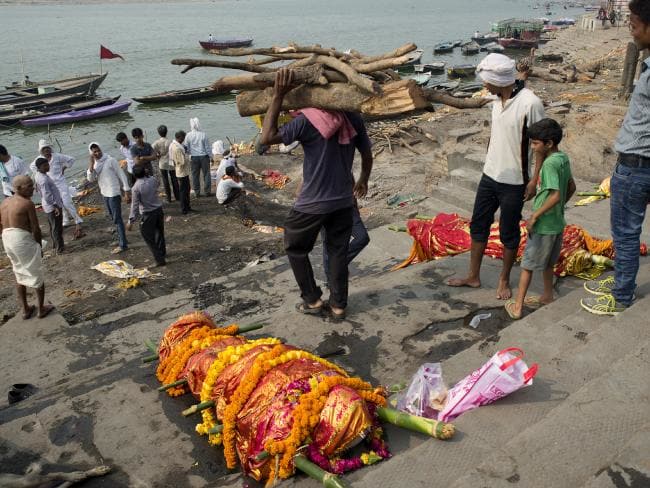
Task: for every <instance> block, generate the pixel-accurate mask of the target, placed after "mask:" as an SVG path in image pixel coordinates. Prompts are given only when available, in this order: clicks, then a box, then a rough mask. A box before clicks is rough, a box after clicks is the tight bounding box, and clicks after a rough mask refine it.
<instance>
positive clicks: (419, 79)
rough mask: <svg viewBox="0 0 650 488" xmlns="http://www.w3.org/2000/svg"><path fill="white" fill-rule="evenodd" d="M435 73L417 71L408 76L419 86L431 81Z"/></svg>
mask: <svg viewBox="0 0 650 488" xmlns="http://www.w3.org/2000/svg"><path fill="white" fill-rule="evenodd" d="M432 76H433V75H432V74H431V73H416V74H414V75H411V76H408V77H407V78H408V79H410V80H413V81H415V84H416V85H418V86H424V85H426V84H427V83H429V80H430V79H431V77H432Z"/></svg>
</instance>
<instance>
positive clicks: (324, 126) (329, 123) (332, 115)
mask: <svg viewBox="0 0 650 488" xmlns="http://www.w3.org/2000/svg"><path fill="white" fill-rule="evenodd" d="M298 113H301V114H303V115H304V116H305V117H307V120H309V122H310V123H311V125H313V126H314V127H315V128H316V130H317V131H318V132H319V133H320V135H321V136H323V139H329V138H330V137H332V136H333V135H334V134H336V133H337V132H338V133H339V144H350V142H352V139H353V138H354V136H356V135H357V131H356V130H355V129H354V126H353V125H352V123H351V122H350V121H349V120H348V118H347V117H346V116H345V114H344V113H343V112H341V111H339V110H321V109H320V108H304V109H302V110H300V111H299V112H298Z"/></svg>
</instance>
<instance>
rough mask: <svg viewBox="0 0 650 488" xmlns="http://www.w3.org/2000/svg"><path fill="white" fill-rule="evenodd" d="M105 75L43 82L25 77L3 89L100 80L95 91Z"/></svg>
mask: <svg viewBox="0 0 650 488" xmlns="http://www.w3.org/2000/svg"><path fill="white" fill-rule="evenodd" d="M107 74H108V73H105V74H103V75H102V74H97V73H90V74H88V75H82V76H75V77H73V78H63V79H61V80H43V81H32V80H30V79H29V77H28V76H25V79H24V80H23V81H14V82H12V83H11V85H5V89H7V90H15V89H17V88H18V89H23V88H34V87H39V86H46V85H55V84H57V83H69V82H77V81H90V82H93V83H95V82H97V81H98V80H99V79H100V78H101V81H98V82H97V84H96V86H95V89H97V87H98V86H99V85H101V84H102V81H104V78H106V75H107ZM0 93H1V92H0Z"/></svg>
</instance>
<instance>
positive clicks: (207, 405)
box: [183, 400, 214, 417]
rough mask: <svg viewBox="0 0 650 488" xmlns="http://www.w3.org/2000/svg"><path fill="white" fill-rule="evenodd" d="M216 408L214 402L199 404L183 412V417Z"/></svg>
mask: <svg viewBox="0 0 650 488" xmlns="http://www.w3.org/2000/svg"><path fill="white" fill-rule="evenodd" d="M211 407H214V400H208V401H206V402H201V403H197V404H196V405H192V406H191V407H190V408H186V409H185V410H183V417H189V416H190V415H192V414H195V413H197V412H201V411H203V410H207V409H208V408H211Z"/></svg>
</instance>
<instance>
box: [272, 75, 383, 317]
mask: <svg viewBox="0 0 650 488" xmlns="http://www.w3.org/2000/svg"><path fill="white" fill-rule="evenodd" d="M293 76H294V73H293V71H292V70H287V69H280V70H279V71H278V72H277V73H276V77H275V85H274V94H273V98H272V101H271V104H270V106H269V108H268V110H267V112H266V116H265V118H264V124H263V127H262V137H261V143H262V144H265V145H272V144H278V143H280V142H283V143H284V144H287V145H288V144H291V143H292V142H293V141H300V143H301V144H302V146H303V150H304V152H305V159H304V163H303V184H302V188H301V190H300V194H299V195H298V198H297V200H296V202H295V203H294V206H293V208H292V209H291V212H290V213H289V216H288V217H287V220H286V222H285V224H284V229H285V232H284V248H285V250H286V252H287V256H288V257H289V263H290V264H291V269H292V270H293V273H294V276H295V278H296V282H297V283H298V286H299V287H300V294H301V297H302V299H303V302H302V303H298V304H297V305H296V310H297V311H298V312H300V313H304V314H309V315H320V314H321V312H322V310H323V309H324V308H325V307H326V308H327V309H328V310H329V312H330V315H331V317H332V318H334V319H335V320H342V319H344V318H345V314H346V312H345V309H346V307H347V300H348V267H347V254H348V245H349V242H350V235H351V233H352V211H353V206H354V201H355V200H354V198H355V196H356V197H363V196H365V195H366V193H367V191H368V179H369V178H370V172H371V171H372V164H373V160H372V152H371V150H370V146H371V143H370V139H369V138H368V134H367V133H366V128H365V126H364V124H363V121H362V119H361V117H360V116H359V115H358V114H355V113H351V112H340V111H328V110H320V109H313V108H308V109H304V110H302V111H301V113H300V114H299V115H298V116H297V117H296V118H294V119H293V120H292V121H290V122H288V123H287V124H285V125H283V126H282V127H281V128H280V129H278V116H279V114H280V110H281V108H282V101H283V99H284V96H285V95H286V94H287V93H288V92H289V91H290V90H291V89H292V88H293V87H292V81H293ZM355 149H358V150H359V152H360V153H361V174H360V175H359V177H358V178H357V180H356V183H355V180H354V176H353V174H352V163H353V160H354V152H355ZM321 228H324V230H325V234H326V236H327V252H328V254H329V259H330V279H331V281H330V284H329V285H330V297H329V303H328V304H325V303H324V302H323V300H321V296H322V290H321V289H320V287H318V286H317V285H316V282H315V280H314V272H313V269H312V266H311V263H310V261H309V253H310V252H311V250H312V249H313V247H314V243H315V242H316V239H317V237H318V234H319V232H320V230H321Z"/></svg>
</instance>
